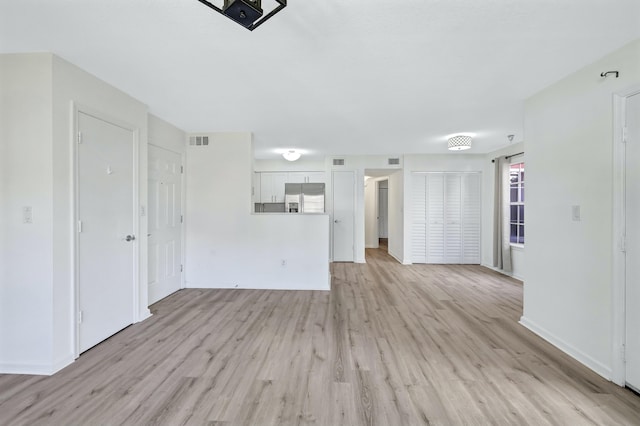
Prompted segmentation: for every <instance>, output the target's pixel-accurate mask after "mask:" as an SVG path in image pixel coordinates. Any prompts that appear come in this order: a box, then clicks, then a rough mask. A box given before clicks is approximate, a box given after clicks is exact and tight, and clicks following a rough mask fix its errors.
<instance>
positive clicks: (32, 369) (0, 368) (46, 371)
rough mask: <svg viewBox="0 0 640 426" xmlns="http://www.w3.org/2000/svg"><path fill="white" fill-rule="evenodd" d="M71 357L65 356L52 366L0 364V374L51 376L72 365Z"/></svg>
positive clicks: (72, 358) (72, 359)
mask: <svg viewBox="0 0 640 426" xmlns="http://www.w3.org/2000/svg"><path fill="white" fill-rule="evenodd" d="M73 361H74V357H73V355H69V356H65V357H63V358H61V359H60V360H58V361H57V362H55V363H53V364H17V363H0V374H26V375H33V376H51V375H52V374H55V373H57V372H58V371H60V370H62V369H63V368H65V367H66V366H68V365H69V364H71V363H73Z"/></svg>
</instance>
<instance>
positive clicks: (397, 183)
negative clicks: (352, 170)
mask: <svg viewBox="0 0 640 426" xmlns="http://www.w3.org/2000/svg"><path fill="white" fill-rule="evenodd" d="M404 191H405V188H404V174H403V171H402V170H398V171H396V172H395V173H392V174H390V175H389V192H388V197H389V212H388V213H389V217H388V219H389V254H390V255H391V256H393V257H394V258H395V259H396V260H397V261H398V262H400V263H405V261H404V259H405V255H404V241H405V234H404V198H405V195H404V194H405V192H404ZM407 238H408V237H407Z"/></svg>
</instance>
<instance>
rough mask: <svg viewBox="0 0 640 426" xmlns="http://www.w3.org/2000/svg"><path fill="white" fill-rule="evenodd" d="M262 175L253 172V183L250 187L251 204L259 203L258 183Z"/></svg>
mask: <svg viewBox="0 0 640 426" xmlns="http://www.w3.org/2000/svg"><path fill="white" fill-rule="evenodd" d="M261 175H262V173H259V172H255V173H253V183H252V186H251V200H252V201H253V203H261V202H262V201H261V199H262V198H261V194H260V181H261V180H262V179H261V177H262V176H261Z"/></svg>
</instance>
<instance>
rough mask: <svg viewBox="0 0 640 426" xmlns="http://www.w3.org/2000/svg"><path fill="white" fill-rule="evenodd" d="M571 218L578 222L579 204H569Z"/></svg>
mask: <svg viewBox="0 0 640 426" xmlns="http://www.w3.org/2000/svg"><path fill="white" fill-rule="evenodd" d="M571 219H572V220H573V221H574V222H580V206H571Z"/></svg>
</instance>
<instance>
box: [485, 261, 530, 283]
mask: <svg viewBox="0 0 640 426" xmlns="http://www.w3.org/2000/svg"><path fill="white" fill-rule="evenodd" d="M480 266H484V267H485V268H488V269H491V270H492V271H496V272H499V273H501V274H502V275H506V276H508V277H511V278H515V279H516V280H520V281H524V277H521V276H520V275H517V274H514V273H513V272H505V271H503V270H502V269H498V268H496V267H495V266H493V265H488V264H486V263H481V264H480Z"/></svg>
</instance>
